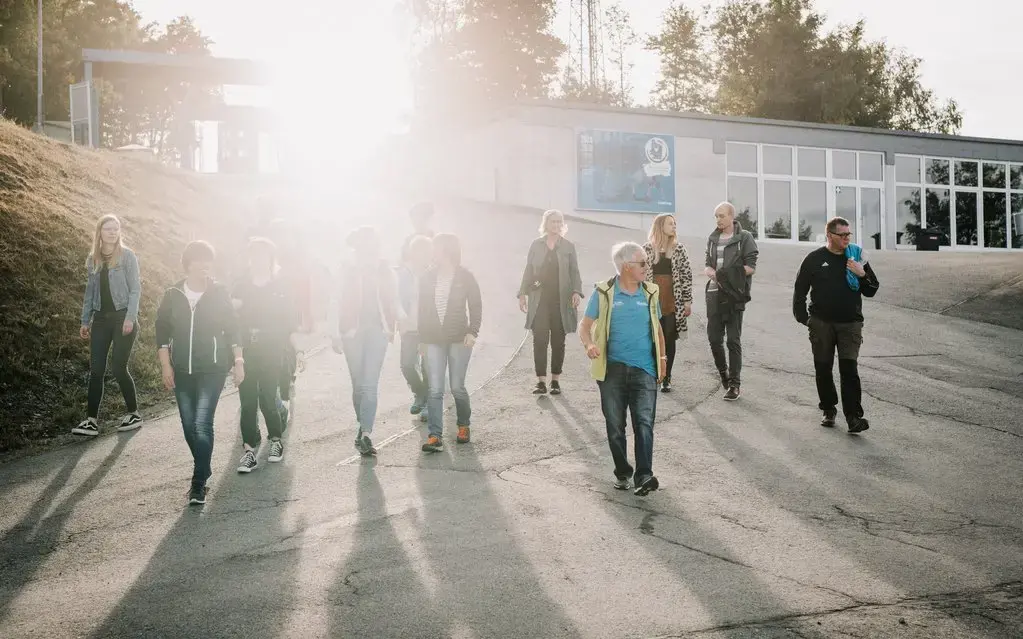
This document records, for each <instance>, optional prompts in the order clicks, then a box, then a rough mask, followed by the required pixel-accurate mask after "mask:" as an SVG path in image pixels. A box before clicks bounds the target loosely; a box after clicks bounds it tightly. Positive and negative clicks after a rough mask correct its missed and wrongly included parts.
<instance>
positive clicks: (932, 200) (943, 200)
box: [924, 189, 952, 246]
mask: <svg viewBox="0 0 1023 639" xmlns="http://www.w3.org/2000/svg"><path fill="white" fill-rule="evenodd" d="M924 216H925V219H926V221H927V228H929V229H941V232H942V234H943V237H942V238H941V244H942V245H943V246H949V245H950V244H951V243H952V200H951V199H950V198H949V190H948V189H927V209H926V211H925V213H924Z"/></svg>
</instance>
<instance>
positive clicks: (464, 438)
mask: <svg viewBox="0 0 1023 639" xmlns="http://www.w3.org/2000/svg"><path fill="white" fill-rule="evenodd" d="M455 441H456V442H458V443H459V444H468V443H469V427H468V426H459V427H458V437H457V438H456V439H455Z"/></svg>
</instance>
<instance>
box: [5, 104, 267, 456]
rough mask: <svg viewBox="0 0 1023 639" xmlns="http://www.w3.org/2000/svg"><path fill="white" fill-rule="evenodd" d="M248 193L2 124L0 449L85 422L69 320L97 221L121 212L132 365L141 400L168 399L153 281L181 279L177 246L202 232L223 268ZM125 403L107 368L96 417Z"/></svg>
mask: <svg viewBox="0 0 1023 639" xmlns="http://www.w3.org/2000/svg"><path fill="white" fill-rule="evenodd" d="M232 190H233V191H234V192H236V193H237V191H238V190H239V189H238V188H237V187H235V188H234V189H232ZM253 199H254V196H253V195H252V194H249V193H241V194H238V195H232V194H231V193H230V192H229V191H228V190H227V189H224V188H222V187H218V186H217V185H216V183H214V182H212V181H211V179H210V178H209V177H208V176H205V177H204V176H199V175H194V174H187V173H182V172H179V171H176V170H172V169H168V168H165V167H162V166H159V165H157V164H154V163H148V162H144V161H140V160H133V159H129V158H125V157H121V156H118V155H116V154H114V153H111V152H96V151H89V150H87V149H82V148H78V147H72V146H68V145H65V144H61V143H58V142H55V141H52V140H48V139H45V138H42V137H39V136H37V135H34V134H32V133H30V132H28V131H26V130H24V129H21V128H18V127H16V126H14V125H12V124H10V123H8V122H6V121H3V120H0V228H2V229H3V231H2V233H0V366H2V369H0V451H5V450H10V449H13V448H18V447H22V446H24V445H26V444H28V443H30V442H37V441H45V440H52V439H53V438H55V437H63V436H65V434H66V433H68V431H69V430H70V428H71V427H72V426H73V425H74V424H76V423H77V422H78V421H79V420H81V419H82V418H83V417H84V412H85V386H86V381H87V379H88V370H89V369H88V358H89V346H88V343H87V342H85V341H83V340H81V339H80V338H79V336H78V326H79V320H80V315H81V306H82V296H83V293H84V291H85V257H86V254H87V253H88V250H89V245H90V242H91V236H92V232H93V228H94V225H95V221H96V219H97V218H98V217H99V216H101V215H103V214H106V213H113V214H115V215H117V216H119V217H120V218H121V220H122V225H123V230H124V234H125V238H126V240H127V244H128V245H129V246H131V247H132V248H133V249H135V251H136V252H137V253H138V255H139V259H140V262H141V268H142V278H143V287H142V303H141V309H140V314H139V324H140V329H141V333H140V335H139V338H138V341H137V342H136V347H135V350H134V353H133V356H132V363H131V371H132V373H133V375H134V377H135V380H136V383H137V385H138V388H139V393H140V398H141V401H142V404H143V406H148V405H151V404H152V403H153V402H154V401H155V400H156V399H165V398H166V397H167V394H166V393H165V392H164V391H163V389H162V385H161V383H160V375H159V368H158V365H157V362H156V354H155V346H154V339H153V323H154V320H155V315H156V305H157V304H158V303H159V299H160V295H161V294H162V291H163V288H164V287H165V286H166V285H167V284H168V283H169V282H171V281H174V280H175V279H177V278H178V277H179V276H180V268H179V266H178V265H179V255H180V251H181V249H182V247H183V246H184V244H185V243H186V242H187V241H189V240H191V239H196V238H202V239H207V240H209V241H211V242H213V243H214V244H215V245H216V246H217V248H218V252H219V255H218V257H219V258H220V261H221V262H222V264H221V265H220V266H221V267H224V266H226V264H225V262H226V261H228V260H229V259H230V257H231V256H232V255H235V254H236V251H237V250H238V249H239V245H238V242H239V241H240V236H241V227H240V226H239V220H240V219H241V218H242V217H244V216H247V215H248V213H249V211H250V210H251V209H250V206H251V203H252V202H253ZM222 272H223V271H222ZM123 410H124V406H123V400H122V399H121V396H120V392H119V391H118V389H117V385H116V382H114V381H113V379H112V378H111V377H110V375H109V373H108V380H107V390H106V393H105V396H104V400H103V406H102V407H101V411H100V419H101V421H104V422H106V423H109V420H113V419H117V418H118V417H119V416H120V414H121V413H122V412H123Z"/></svg>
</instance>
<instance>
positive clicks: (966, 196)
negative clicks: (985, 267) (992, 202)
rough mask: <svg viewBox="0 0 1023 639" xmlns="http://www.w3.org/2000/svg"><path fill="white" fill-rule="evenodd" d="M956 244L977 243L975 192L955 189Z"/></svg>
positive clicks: (969, 244)
mask: <svg viewBox="0 0 1023 639" xmlns="http://www.w3.org/2000/svg"><path fill="white" fill-rule="evenodd" d="M956 244H958V245H960V246H976V245H977V194H976V193H972V192H970V191H956Z"/></svg>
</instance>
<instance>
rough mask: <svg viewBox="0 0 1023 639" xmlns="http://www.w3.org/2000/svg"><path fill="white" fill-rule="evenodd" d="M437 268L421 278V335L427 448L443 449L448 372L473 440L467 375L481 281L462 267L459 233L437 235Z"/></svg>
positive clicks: (462, 432) (463, 431) (463, 427)
mask: <svg viewBox="0 0 1023 639" xmlns="http://www.w3.org/2000/svg"><path fill="white" fill-rule="evenodd" d="M433 251H434V253H433V260H434V266H433V268H432V269H431V270H430V271H429V272H428V273H427V274H426V276H425V277H423V279H422V281H421V284H420V289H419V339H420V344H421V346H420V348H421V350H422V351H423V352H424V353H425V355H426V367H427V369H426V370H427V377H428V382H429V386H430V394H429V396H428V399H427V425H428V428H429V436H428V437H427V440H426V443H425V444H423V451H424V452H429V453H435V452H440V451H441V450H444V445H443V443H442V442H441V435H442V434H443V430H444V421H443V419H444V415H443V413H442V410H443V408H444V377H445V373H447V374H448V376H449V379H450V382H451V394H452V395H454V397H455V418H456V423H457V425H458V437H457V439H456V441H457V442H458V443H459V444H467V443H468V442H469V422H470V417H471V416H472V409H471V407H470V405H469V391H467V390H466V389H465V375H466V372H467V371H468V369H469V358H470V357H471V356H472V348H473V346H474V345H475V344H476V338H477V337H478V336H479V332H480V323H481V321H482V318H483V300H482V298H481V296H480V286H479V284H478V283H477V282H476V278H475V277H474V276H473V274H472V273H470V272H469V270H468V269H466V268H464V267H463V266H462V249H461V246H460V244H459V242H458V237H456V236H455V235H451V234H450V233H441V234H438V235H437V236H435V237H434V238H433Z"/></svg>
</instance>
